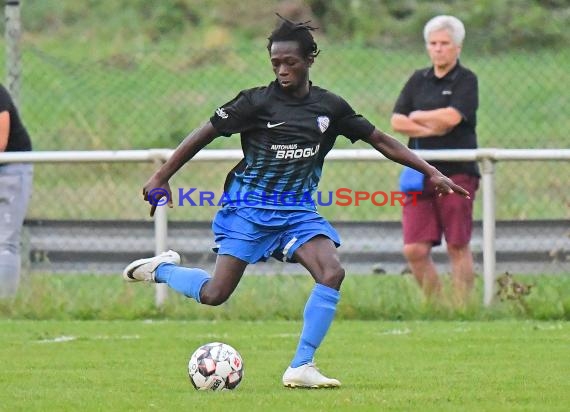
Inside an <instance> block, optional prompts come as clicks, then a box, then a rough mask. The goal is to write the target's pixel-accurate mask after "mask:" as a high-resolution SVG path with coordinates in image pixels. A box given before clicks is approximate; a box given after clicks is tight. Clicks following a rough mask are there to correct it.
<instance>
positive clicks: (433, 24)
mask: <svg viewBox="0 0 570 412" xmlns="http://www.w3.org/2000/svg"><path fill="white" fill-rule="evenodd" d="M439 30H447V31H448V33H449V35H450V36H451V39H452V40H453V43H455V45H456V46H461V45H462V44H463V39H464V38H465V26H463V23H462V22H461V20H459V19H458V18H457V17H453V16H447V15H441V16H436V17H434V18H433V19H431V20H430V21H428V22H427V23H426V25H425V27H424V40H425V42H426V44H427V42H428V39H429V35H430V34H431V33H433V32H435V31H439Z"/></svg>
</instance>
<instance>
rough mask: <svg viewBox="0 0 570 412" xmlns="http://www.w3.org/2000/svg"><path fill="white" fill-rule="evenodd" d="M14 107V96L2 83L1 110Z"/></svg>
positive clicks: (8, 109) (0, 89) (0, 87)
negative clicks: (11, 95) (12, 96)
mask: <svg viewBox="0 0 570 412" xmlns="http://www.w3.org/2000/svg"><path fill="white" fill-rule="evenodd" d="M11 108H12V98H11V97H10V94H9V93H8V90H6V88H5V87H4V86H2V85H0V112H7V111H10V109H11Z"/></svg>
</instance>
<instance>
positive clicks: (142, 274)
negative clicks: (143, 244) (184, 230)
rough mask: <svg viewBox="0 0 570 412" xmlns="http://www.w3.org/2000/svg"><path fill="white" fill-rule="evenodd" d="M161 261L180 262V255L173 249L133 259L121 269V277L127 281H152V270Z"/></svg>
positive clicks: (153, 270) (154, 269)
mask: <svg viewBox="0 0 570 412" xmlns="http://www.w3.org/2000/svg"><path fill="white" fill-rule="evenodd" d="M161 263H175V264H177V265H178V264H180V255H179V254H178V253H176V252H174V251H173V250H169V251H168V252H163V253H161V254H160V255H157V256H154V257H151V258H146V259H139V260H135V261H134V262H132V263H131V264H129V265H128V266H127V267H126V268H125V270H123V278H124V279H125V280H126V281H127V282H140V281H143V280H144V281H146V282H154V272H155V271H156V268H157V267H158V265H160V264H161Z"/></svg>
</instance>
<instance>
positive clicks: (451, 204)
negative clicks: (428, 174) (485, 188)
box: [402, 174, 479, 246]
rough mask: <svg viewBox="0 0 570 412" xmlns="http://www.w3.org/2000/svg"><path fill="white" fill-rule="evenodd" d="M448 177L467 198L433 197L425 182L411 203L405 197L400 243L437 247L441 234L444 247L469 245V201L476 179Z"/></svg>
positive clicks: (470, 223) (477, 180)
mask: <svg viewBox="0 0 570 412" xmlns="http://www.w3.org/2000/svg"><path fill="white" fill-rule="evenodd" d="M449 177H450V178H451V179H452V180H453V181H454V182H455V183H456V184H458V185H459V186H461V187H463V188H464V189H466V190H467V191H468V192H469V193H470V195H471V198H470V199H466V198H464V197H463V196H461V195H459V194H457V193H452V194H450V195H445V196H437V195H436V194H435V191H434V186H433V184H432V183H431V182H430V181H429V179H426V180H425V181H424V182H425V187H424V191H423V193H422V194H421V195H418V196H416V198H415V201H414V199H413V198H412V197H411V196H408V197H407V198H406V201H405V203H404V207H403V216H402V227H403V232H404V244H410V243H420V242H421V243H424V242H430V243H432V244H433V245H434V246H437V245H439V244H441V237H442V235H444V236H445V241H446V242H447V243H448V244H451V245H457V246H464V245H467V244H469V241H470V240H471V230H472V228H473V201H474V200H475V192H476V191H477V189H478V188H479V178H478V177H476V176H471V175H466V174H458V175H452V176H449Z"/></svg>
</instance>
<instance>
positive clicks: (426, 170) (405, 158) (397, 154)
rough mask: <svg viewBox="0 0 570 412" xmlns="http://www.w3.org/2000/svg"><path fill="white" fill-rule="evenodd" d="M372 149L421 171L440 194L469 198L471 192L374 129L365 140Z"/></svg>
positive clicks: (393, 139) (391, 138) (390, 137)
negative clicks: (455, 194)
mask: <svg viewBox="0 0 570 412" xmlns="http://www.w3.org/2000/svg"><path fill="white" fill-rule="evenodd" d="M364 140H365V141H366V142H368V143H369V144H370V145H371V146H372V147H374V148H375V149H376V150H378V151H379V152H380V153H382V154H383V155H384V156H386V157H387V158H388V159H390V160H393V161H394V162H397V163H400V164H403V165H406V166H410V167H413V168H414V169H416V170H419V171H420V172H422V173H423V174H424V175H426V176H428V177H429V179H430V180H431V181H432V182H433V184H434V185H435V189H436V191H437V192H438V193H439V194H449V193H454V192H455V193H459V194H460V195H462V196H465V197H469V192H468V191H467V190H465V189H464V188H462V187H461V186H459V185H457V184H455V183H454V182H453V181H452V180H451V179H450V178H448V177H447V176H445V175H443V173H441V172H440V171H439V170H437V169H436V168H435V167H433V166H432V165H430V164H429V163H428V162H426V161H425V160H423V159H422V158H421V157H419V156H418V155H416V154H415V153H414V152H412V151H411V150H410V149H408V148H407V147H406V146H404V145H403V144H402V143H400V142H399V141H398V140H396V139H395V138H393V137H392V136H390V135H389V134H386V133H384V132H382V131H380V130H378V129H374V131H373V132H372V134H371V135H370V136H368V138H367V139H364Z"/></svg>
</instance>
